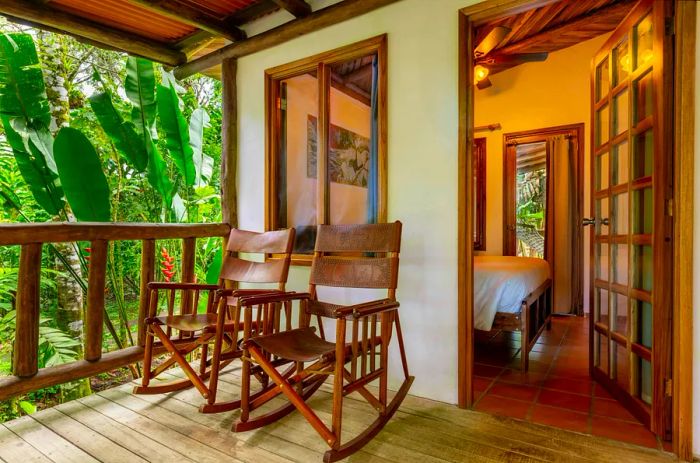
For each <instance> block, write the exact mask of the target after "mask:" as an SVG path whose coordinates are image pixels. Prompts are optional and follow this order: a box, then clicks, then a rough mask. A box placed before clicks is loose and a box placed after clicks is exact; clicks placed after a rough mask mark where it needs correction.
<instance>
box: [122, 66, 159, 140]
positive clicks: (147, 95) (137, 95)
mask: <svg viewBox="0 0 700 463" xmlns="http://www.w3.org/2000/svg"><path fill="white" fill-rule="evenodd" d="M124 90H125V91H126V96H127V98H129V100H130V101H131V102H132V103H133V104H134V111H132V122H133V123H134V124H135V125H136V127H137V130H138V132H139V133H149V132H151V131H152V129H153V124H154V123H155V120H156V75H155V69H154V67H153V62H151V61H149V60H147V59H144V58H136V57H133V56H130V57H129V58H127V60H126V79H125V81H124Z"/></svg>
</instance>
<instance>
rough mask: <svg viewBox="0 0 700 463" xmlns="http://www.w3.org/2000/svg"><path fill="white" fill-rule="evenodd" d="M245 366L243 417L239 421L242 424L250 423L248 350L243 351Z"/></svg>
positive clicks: (242, 389)
mask: <svg viewBox="0 0 700 463" xmlns="http://www.w3.org/2000/svg"><path fill="white" fill-rule="evenodd" d="M241 360H242V362H243V366H242V368H241V416H240V417H239V420H240V421H242V422H246V421H248V418H249V417H250V367H251V365H250V352H249V351H248V349H244V350H243V357H242V358H241Z"/></svg>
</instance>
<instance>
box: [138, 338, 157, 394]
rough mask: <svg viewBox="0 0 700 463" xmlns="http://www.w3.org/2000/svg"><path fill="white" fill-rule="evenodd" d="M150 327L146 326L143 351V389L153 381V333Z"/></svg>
mask: <svg viewBox="0 0 700 463" xmlns="http://www.w3.org/2000/svg"><path fill="white" fill-rule="evenodd" d="M149 328H150V326H146V345H145V346H144V350H143V377H142V378H141V385H142V386H143V387H148V384H149V383H150V381H151V365H152V364H153V341H154V339H153V337H154V336H153V332H152V331H151V330H150V329H149Z"/></svg>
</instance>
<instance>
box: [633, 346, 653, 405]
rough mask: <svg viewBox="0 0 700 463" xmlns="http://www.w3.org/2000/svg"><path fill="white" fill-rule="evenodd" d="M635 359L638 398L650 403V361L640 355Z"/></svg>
mask: <svg viewBox="0 0 700 463" xmlns="http://www.w3.org/2000/svg"><path fill="white" fill-rule="evenodd" d="M635 357H636V356H635ZM637 359H638V361H639V398H640V399H642V400H643V401H644V402H645V403H647V404H651V391H652V381H651V363H649V362H648V361H646V360H644V359H643V358H641V357H637Z"/></svg>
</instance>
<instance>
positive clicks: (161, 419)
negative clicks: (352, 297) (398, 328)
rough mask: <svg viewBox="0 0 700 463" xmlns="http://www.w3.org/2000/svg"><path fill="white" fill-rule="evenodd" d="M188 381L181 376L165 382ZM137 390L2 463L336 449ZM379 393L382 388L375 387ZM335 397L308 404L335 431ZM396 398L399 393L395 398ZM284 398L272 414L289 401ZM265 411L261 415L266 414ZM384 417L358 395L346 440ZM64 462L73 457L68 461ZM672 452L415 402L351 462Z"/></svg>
mask: <svg viewBox="0 0 700 463" xmlns="http://www.w3.org/2000/svg"><path fill="white" fill-rule="evenodd" d="M181 376H182V372H181V371H179V370H176V369H173V370H169V371H168V372H166V373H164V374H163V378H164V379H174V378H178V377H181ZM132 386H133V385H132V384H126V385H123V386H120V387H118V388H115V389H112V390H107V391H102V392H100V393H98V394H95V395H93V396H90V397H86V398H83V399H80V400H78V401H74V402H70V403H66V404H63V405H59V406H58V407H55V408H54V409H50V410H44V411H42V412H39V413H37V414H36V415H34V416H32V417H24V418H22V419H20V420H15V421H12V422H10V423H7V427H5V426H3V425H0V463H1V462H2V461H7V462H8V463H14V462H19V463H27V462H31V461H37V462H42V463H45V462H47V461H81V462H82V461H95V460H99V461H107V462H118V461H129V462H132V461H133V462H139V463H140V462H143V461H156V462H167V463H173V462H176V461H177V462H178V463H179V462H188V461H197V462H200V461H201V462H218V461H223V462H232V463H257V462H265V463H268V462H269V463H287V462H299V463H309V462H320V461H322V458H323V454H324V452H325V451H326V450H327V449H328V446H327V445H326V444H325V443H324V441H323V440H322V439H321V438H320V437H319V436H318V434H317V433H316V432H315V431H314V430H313V428H311V426H310V425H309V424H308V423H307V422H306V421H305V420H304V419H303V417H302V416H301V415H300V414H299V413H292V414H290V415H289V416H287V417H285V418H284V419H282V420H280V421H278V422H276V423H273V424H271V425H269V426H266V427H264V428H261V429H258V430H254V431H249V432H245V433H234V432H231V426H232V424H233V423H234V421H235V420H236V419H237V418H238V415H239V412H237V411H235V412H229V413H222V414H216V415H210V414H207V415H205V414H201V413H199V412H198V406H199V405H200V404H202V403H203V401H204V400H203V399H202V397H201V395H200V394H199V393H198V392H197V391H196V390H194V389H187V390H183V391H178V392H174V393H171V394H164V395H133V394H131V388H132ZM370 389H371V390H375V389H373V388H372V387H371V386H370ZM239 390H240V367H239V362H235V363H234V364H233V365H232V366H230V367H229V368H227V370H226V371H225V372H224V375H223V376H222V378H221V382H220V387H219V392H218V395H219V397H220V398H221V399H222V400H230V399H233V398H237V397H238V394H239ZM331 392H332V389H331V388H330V385H328V384H325V385H323V386H322V387H321V389H320V390H319V391H318V392H317V393H316V394H315V395H314V396H313V397H312V398H311V399H310V400H309V404H310V405H311V407H312V408H313V409H314V410H315V411H316V412H317V413H318V415H319V417H320V418H321V419H322V420H324V421H325V422H327V423H330V418H331V410H332V394H331ZM390 397H391V394H390ZM285 402H286V400H285V398H284V397H283V396H280V397H277V398H276V399H274V400H273V401H271V403H270V404H268V405H267V406H266V407H268V408H271V407H275V406H278V405H279V404H283V403H285ZM258 412H259V411H256V413H258ZM376 416H377V414H376V411H375V410H374V409H373V408H372V407H370V406H369V405H368V404H367V403H366V402H365V401H364V399H363V398H362V397H361V396H359V395H358V394H351V395H349V396H346V398H345V399H344V400H343V440H348V439H350V438H351V437H353V436H354V435H356V434H358V433H360V432H361V431H362V430H364V429H365V427H366V426H367V425H368V424H369V423H371V422H372V421H373V420H374V419H375V418H376ZM64 457H65V458H64ZM673 460H674V459H673V457H672V456H671V455H670V454H664V453H662V452H659V451H657V450H654V449H645V448H641V447H637V446H635V445H632V444H625V443H621V442H615V441H611V440H607V439H603V438H598V437H595V436H590V435H584V434H579V433H574V432H569V431H564V430H560V429H556V428H550V427H547V426H542V425H535V424H532V423H527V422H524V421H518V420H513V419H509V418H501V417H496V416H491V415H487V414H483V413H480V412H475V411H470V410H461V409H458V408H456V407H455V406H453V405H449V404H444V403H441V402H435V401H431V400H427V399H421V398H418V397H414V396H408V397H407V398H406V399H405V401H404V403H403V404H402V406H401V408H400V409H399V410H398V411H397V413H396V415H395V416H394V417H393V419H392V420H391V421H389V423H388V424H387V425H386V426H385V428H384V429H383V430H382V432H380V433H379V434H378V435H377V436H376V437H375V439H373V440H372V441H371V442H370V443H368V444H367V445H366V446H365V447H364V448H363V449H362V450H361V451H359V452H357V453H355V454H354V455H352V456H351V457H349V458H348V459H346V460H345V461H349V462H362V463H398V462H400V463H452V462H454V463H457V462H464V461H469V462H477V463H481V462H484V463H493V462H503V461H505V462H519V463H520V462H522V463H529V462H533V463H539V462H542V461H548V462H562V463H568V462H574V461H575V462H581V463H589V462H593V461H596V462H598V461H601V462H605V463H617V462H627V461H629V462H639V463H657V462H658V463H666V462H670V461H673Z"/></svg>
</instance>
